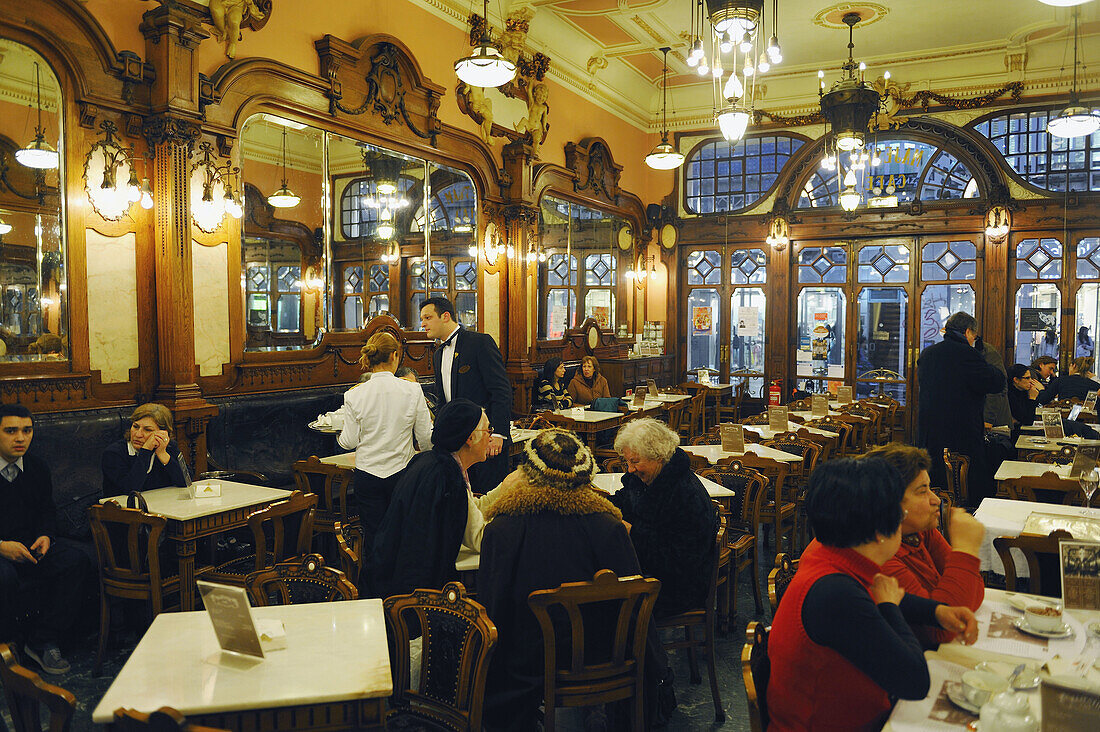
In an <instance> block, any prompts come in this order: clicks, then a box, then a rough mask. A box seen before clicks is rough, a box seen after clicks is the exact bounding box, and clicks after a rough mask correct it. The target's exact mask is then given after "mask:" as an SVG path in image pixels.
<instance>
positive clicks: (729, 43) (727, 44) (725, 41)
mask: <svg viewBox="0 0 1100 732" xmlns="http://www.w3.org/2000/svg"><path fill="white" fill-rule="evenodd" d="M718 47H719V48H721V49H722V53H729V52H730V51H732V50H733V39H732V38H730V34H729V33H726V34H725V35H723V36H722V42H721V43H720V44H718Z"/></svg>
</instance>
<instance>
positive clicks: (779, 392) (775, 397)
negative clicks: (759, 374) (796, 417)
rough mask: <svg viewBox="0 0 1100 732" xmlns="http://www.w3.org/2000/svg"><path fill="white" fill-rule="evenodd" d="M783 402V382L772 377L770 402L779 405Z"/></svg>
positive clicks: (769, 388) (772, 404)
mask: <svg viewBox="0 0 1100 732" xmlns="http://www.w3.org/2000/svg"><path fill="white" fill-rule="evenodd" d="M782 403H783V382H782V381H781V380H779V379H772V382H771V386H769V387H768V404H769V405H770V406H774V407H778V406H779V405H780V404H782Z"/></svg>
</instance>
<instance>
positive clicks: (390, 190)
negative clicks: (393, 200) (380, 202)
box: [378, 182, 397, 196]
mask: <svg viewBox="0 0 1100 732" xmlns="http://www.w3.org/2000/svg"><path fill="white" fill-rule="evenodd" d="M378 192H379V193H381V194H382V195H383V196H392V195H393V194H394V193H397V186H396V185H395V184H393V183H389V182H386V183H379V184H378Z"/></svg>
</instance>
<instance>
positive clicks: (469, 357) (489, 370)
mask: <svg viewBox="0 0 1100 732" xmlns="http://www.w3.org/2000/svg"><path fill="white" fill-rule="evenodd" d="M420 324H421V326H423V328H424V331H425V332H426V333H427V334H428V337H430V338H436V339H438V340H439V341H440V345H439V347H438V348H436V349H435V355H434V356H433V357H432V364H433V366H434V368H435V384H434V385H433V387H432V390H433V391H434V393H435V396H436V400H437V403H438V404H439V405H440V406H442V405H444V404H446V403H447V402H449V401H451V400H453V399H469V400H470V401H471V402H473V403H474V404H476V405H478V406H479V407H481V408H482V409H484V410H485V413H486V414H487V415H488V416H489V425H490V427H491V428H492V430H493V434H492V439H491V440H490V443H489V451H488V457H487V459H486V460H485V462H484V463H481V464H479V465H476V466H474V467H473V468H471V470H470V483H471V484H472V486H473V488H474V489H475V490H476V491H478V492H481V493H485V492H488V491H489V490H491V489H493V488H496V487H497V486H498V485H500V482H501V481H502V480H504V478H505V476H507V475H508V472H509V471H508V445H509V443H510V442H511V433H512V432H511V420H512V382H511V381H510V380H509V379H508V373H507V372H506V371H505V370H504V359H503V358H502V357H501V355H500V349H499V348H497V344H496V341H494V340H493V337H492V336H491V335H488V334H485V333H474V332H473V331H469V330H466V329H465V328H463V327H462V326H460V325H459V324H458V323H457V322H456V320H455V306H454V304H453V303H452V302H451V301H450V300H448V299H447V298H445V297H430V298H428V299H427V300H425V301H424V303H423V304H422V305H421V306H420Z"/></svg>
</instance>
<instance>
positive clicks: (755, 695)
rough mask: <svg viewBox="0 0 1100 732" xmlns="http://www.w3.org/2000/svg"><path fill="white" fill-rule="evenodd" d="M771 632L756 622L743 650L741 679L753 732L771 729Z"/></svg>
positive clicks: (747, 635) (746, 633)
mask: <svg viewBox="0 0 1100 732" xmlns="http://www.w3.org/2000/svg"><path fill="white" fill-rule="evenodd" d="M770 631H771V628H768V627H766V626H765V625H764V624H763V623H761V622H758V621H756V620H753V621H752V622H750V623H749V625H748V627H747V628H746V629H745V646H744V648H742V649H741V675H742V676H743V677H744V679H745V697H746V698H747V699H748V702H749V727H750V728H751V729H752V732H765V730H767V728H768V722H769V717H768V677H769V676H770V675H771V662H770V661H769V660H768V633H769V632H770Z"/></svg>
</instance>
